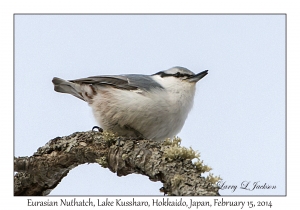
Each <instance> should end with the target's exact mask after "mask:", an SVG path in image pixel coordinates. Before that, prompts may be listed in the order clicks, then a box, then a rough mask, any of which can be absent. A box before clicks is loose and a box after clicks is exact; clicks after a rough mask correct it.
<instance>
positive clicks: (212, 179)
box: [205, 173, 222, 184]
mask: <svg viewBox="0 0 300 210" xmlns="http://www.w3.org/2000/svg"><path fill="white" fill-rule="evenodd" d="M205 179H206V181H208V182H210V183H212V184H216V183H217V182H218V181H220V180H222V178H221V177H220V176H214V174H213V173H209V174H208V176H207V177H206V178H205Z"/></svg>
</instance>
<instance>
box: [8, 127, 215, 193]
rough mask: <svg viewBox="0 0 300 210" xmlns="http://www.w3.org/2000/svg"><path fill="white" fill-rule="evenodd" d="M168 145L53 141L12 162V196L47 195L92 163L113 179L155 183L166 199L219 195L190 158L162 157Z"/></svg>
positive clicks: (109, 139)
mask: <svg viewBox="0 0 300 210" xmlns="http://www.w3.org/2000/svg"><path fill="white" fill-rule="evenodd" d="M170 147H171V146H170V145H168V144H164V143H163V142H156V141H150V140H131V139H125V138H124V137H116V136H114V135H113V134H108V133H101V132H94V131H87V132H76V133H73V134H71V135H69V136H65V137H57V138H54V139H52V140H50V141H49V142H48V143H47V144H46V145H45V146H43V147H40V148H39V149H38V150H37V152H35V153H34V154H33V155H32V156H31V157H18V158H15V160H14V169H15V172H18V173H16V174H15V177H14V194H15V195H16V196H26V195H28V196H34V195H48V194H49V193H50V192H51V190H52V189H54V188H55V187H56V186H57V185H58V184H59V183H60V181H61V180H62V179H63V178H64V177H65V176H67V174H68V173H69V171H70V170H71V169H73V168H75V167H76V166H78V165H80V164H84V163H98V164H100V165H101V166H102V167H104V168H109V169H110V171H111V172H113V173H117V175H118V176H126V175H128V174H131V173H136V174H142V175H145V176H148V177H149V179H150V180H151V181H161V182H162V183H163V188H162V189H163V191H164V192H165V193H166V194H167V195H178V196H183V195H186V196H193V195H209V196H212V195H219V192H218V190H219V188H218V187H217V186H216V185H214V184H211V183H210V182H209V181H208V180H207V179H205V178H204V177H201V173H199V170H197V168H196V167H195V165H194V164H193V163H192V161H191V160H190V159H184V158H182V157H180V156H178V157H177V158H175V159H172V158H168V157H167V156H166V155H165V154H166V153H165V152H166V150H167V149H170Z"/></svg>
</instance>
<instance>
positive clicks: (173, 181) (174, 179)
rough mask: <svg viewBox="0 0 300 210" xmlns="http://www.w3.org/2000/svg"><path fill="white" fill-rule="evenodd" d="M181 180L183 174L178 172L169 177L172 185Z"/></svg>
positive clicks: (174, 185)
mask: <svg viewBox="0 0 300 210" xmlns="http://www.w3.org/2000/svg"><path fill="white" fill-rule="evenodd" d="M182 181H183V176H181V175H179V174H175V175H174V177H173V178H172V179H171V185H172V187H177V186H178V185H179V184H180V183H181V182H182Z"/></svg>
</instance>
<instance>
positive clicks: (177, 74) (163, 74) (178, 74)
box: [154, 71, 193, 78]
mask: <svg viewBox="0 0 300 210" xmlns="http://www.w3.org/2000/svg"><path fill="white" fill-rule="evenodd" d="M154 75H160V76H161V77H177V78H179V77H191V76H193V75H189V74H183V73H180V72H177V73H175V74H167V73H165V72H162V71H160V72H158V73H156V74H154Z"/></svg>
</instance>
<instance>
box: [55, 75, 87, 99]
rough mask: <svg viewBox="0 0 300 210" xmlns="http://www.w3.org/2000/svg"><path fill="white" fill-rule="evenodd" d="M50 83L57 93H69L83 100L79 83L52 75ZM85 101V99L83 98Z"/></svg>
mask: <svg viewBox="0 0 300 210" xmlns="http://www.w3.org/2000/svg"><path fill="white" fill-rule="evenodd" d="M52 83H53V84H54V90H55V91H56V92H59V93H68V94H71V95H73V96H75V97H77V98H79V99H81V100H84V98H83V96H82V94H81V92H82V88H81V87H80V85H79V84H76V83H74V82H69V81H66V80H63V79H60V78H57V77H54V78H53V80H52ZM84 101H85V100H84Z"/></svg>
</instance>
